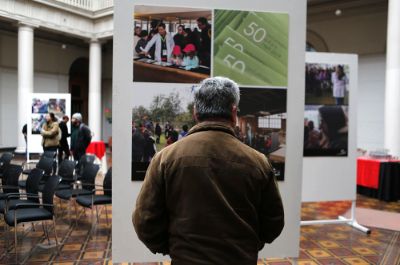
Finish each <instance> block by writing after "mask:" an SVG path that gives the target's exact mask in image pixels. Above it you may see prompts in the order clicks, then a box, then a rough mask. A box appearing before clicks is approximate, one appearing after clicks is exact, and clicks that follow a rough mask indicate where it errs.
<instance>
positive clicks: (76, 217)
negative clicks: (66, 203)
mask: <svg viewBox="0 0 400 265" xmlns="http://www.w3.org/2000/svg"><path fill="white" fill-rule="evenodd" d="M74 207H75V224H76V226H78V218H79V216H78V207H77V206H76V200H75V201H74Z"/></svg>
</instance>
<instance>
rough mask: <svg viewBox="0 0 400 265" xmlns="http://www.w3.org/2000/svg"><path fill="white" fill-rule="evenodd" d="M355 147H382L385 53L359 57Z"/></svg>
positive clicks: (369, 148) (368, 148) (367, 148)
mask: <svg viewBox="0 0 400 265" xmlns="http://www.w3.org/2000/svg"><path fill="white" fill-rule="evenodd" d="M358 67H359V76H358V117H357V118H358V124H357V127H358V130H357V147H359V148H363V149H366V150H373V149H376V148H383V139H384V104H385V73H386V55H385V54H376V55H364V56H360V57H359V66H358Z"/></svg>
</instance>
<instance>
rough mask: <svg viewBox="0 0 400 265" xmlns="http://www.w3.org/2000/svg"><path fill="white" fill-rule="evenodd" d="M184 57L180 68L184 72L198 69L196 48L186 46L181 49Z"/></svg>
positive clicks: (191, 45) (190, 45) (189, 45)
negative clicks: (182, 68) (183, 69)
mask: <svg viewBox="0 0 400 265" xmlns="http://www.w3.org/2000/svg"><path fill="white" fill-rule="evenodd" d="M183 52H184V53H185V57H184V58H183V64H182V66H184V67H185V70H191V69H194V68H198V67H199V57H197V55H196V47H195V46H194V45H193V44H188V45H186V47H185V48H184V49H183Z"/></svg>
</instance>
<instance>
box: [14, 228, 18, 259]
mask: <svg viewBox="0 0 400 265" xmlns="http://www.w3.org/2000/svg"><path fill="white" fill-rule="evenodd" d="M14 248H15V258H17V256H18V252H17V222H15V223H14Z"/></svg>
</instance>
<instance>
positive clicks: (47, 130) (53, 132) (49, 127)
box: [40, 121, 60, 147]
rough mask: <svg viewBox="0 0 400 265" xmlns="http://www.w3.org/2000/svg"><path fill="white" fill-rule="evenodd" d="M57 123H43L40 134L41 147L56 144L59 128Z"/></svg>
mask: <svg viewBox="0 0 400 265" xmlns="http://www.w3.org/2000/svg"><path fill="white" fill-rule="evenodd" d="M58 128H59V127H58V123H57V122H55V121H53V122H51V123H45V124H43V127H42V131H41V133H40V134H41V135H42V136H43V139H42V146H43V147H51V146H58V145H59V143H60V140H59V137H58V134H59V133H60V130H59V129H58Z"/></svg>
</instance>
